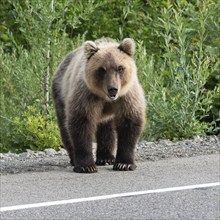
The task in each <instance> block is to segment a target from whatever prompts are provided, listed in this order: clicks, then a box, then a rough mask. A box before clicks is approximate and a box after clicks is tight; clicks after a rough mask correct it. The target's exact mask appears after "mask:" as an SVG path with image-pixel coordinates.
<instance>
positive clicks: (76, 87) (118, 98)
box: [52, 38, 145, 173]
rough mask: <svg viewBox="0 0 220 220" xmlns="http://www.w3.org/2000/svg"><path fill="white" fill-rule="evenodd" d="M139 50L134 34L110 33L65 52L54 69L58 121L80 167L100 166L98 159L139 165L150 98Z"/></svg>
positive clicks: (85, 170)
mask: <svg viewBox="0 0 220 220" xmlns="http://www.w3.org/2000/svg"><path fill="white" fill-rule="evenodd" d="M134 52H135V43H134V41H133V40H132V39H130V38H125V39H124V40H123V41H122V42H121V43H120V44H119V43H117V42H115V41H114V40H112V39H106V38H104V39H99V40H96V41H94V42H93V41H86V42H85V43H84V44H83V45H82V46H80V47H79V48H77V49H76V50H74V51H73V52H71V53H70V54H68V55H67V56H66V57H65V58H64V60H63V61H62V63H61V64H60V66H59V68H58V70H57V72H56V74H55V75H54V78H53V82H52V94H53V99H54V103H55V109H56V114H57V120H58V125H59V128H60V133H61V138H62V142H63V145H64V147H65V148H66V150H67V151H68V154H69V157H70V160H71V164H72V165H73V166H74V171H75V172H80V173H93V172H97V168H96V165H105V164H113V169H114V170H134V169H135V168H136V165H135V161H134V151H135V145H136V143H137V141H138V138H139V136H140V134H141V132H142V129H143V127H144V122H145V98H144V92H143V90H142V88H141V86H140V83H139V81H138V78H137V68H136V65H135V61H134V59H133V55H134ZM94 137H96V141H97V151H96V163H95V162H94V158H93V153H92V141H93V138H94ZM116 145H117V151H116V157H114V149H115V146H116Z"/></svg>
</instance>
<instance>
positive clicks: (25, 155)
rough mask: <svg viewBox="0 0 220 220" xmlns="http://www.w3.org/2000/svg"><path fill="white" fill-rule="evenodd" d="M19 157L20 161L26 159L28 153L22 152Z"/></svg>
mask: <svg viewBox="0 0 220 220" xmlns="http://www.w3.org/2000/svg"><path fill="white" fill-rule="evenodd" d="M19 157H20V158H22V159H25V158H27V157H28V152H23V153H21V154H19Z"/></svg>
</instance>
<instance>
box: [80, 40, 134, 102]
mask: <svg viewBox="0 0 220 220" xmlns="http://www.w3.org/2000/svg"><path fill="white" fill-rule="evenodd" d="M134 53H135V43H134V41H133V40H132V39H130V38H125V39H124V40H123V41H122V42H121V43H120V44H118V43H116V42H114V41H113V40H107V39H106V40H105V39H104V40H101V41H97V42H96V41H95V42H93V41H86V42H85V43H84V54H85V59H86V66H85V74H84V80H85V83H86V85H87V87H88V89H89V90H90V91H91V92H92V93H93V94H95V95H97V96H98V97H101V98H103V99H104V100H105V101H109V102H111V101H115V100H117V99H118V98H119V97H121V96H123V95H125V94H126V93H127V92H128V91H129V89H130V88H131V86H132V84H133V83H134V81H135V80H136V77H137V70H136V69H137V68H136V65H135V62H134V59H133V55H134Z"/></svg>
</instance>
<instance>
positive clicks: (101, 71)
mask: <svg viewBox="0 0 220 220" xmlns="http://www.w3.org/2000/svg"><path fill="white" fill-rule="evenodd" d="M105 73H106V70H105V69H104V68H103V67H100V68H99V69H98V74H99V76H100V77H103V76H104V75H105Z"/></svg>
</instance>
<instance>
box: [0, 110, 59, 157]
mask: <svg viewBox="0 0 220 220" xmlns="http://www.w3.org/2000/svg"><path fill="white" fill-rule="evenodd" d="M8 123H10V125H9V128H10V129H9V132H7V133H6V134H4V139H5V141H4V148H2V149H1V151H8V150H10V151H11V152H17V153H18V152H22V151H25V149H31V150H33V151H35V150H44V149H46V148H48V147H50V148H54V149H56V150H58V149H59V148H60V146H61V141H60V134H59V130H58V127H57V125H56V122H55V120H54V117H53V116H52V114H51V112H49V113H48V114H47V115H46V116H45V114H42V113H39V112H38V111H37V110H36V108H34V107H33V106H28V107H27V109H26V111H25V112H24V114H22V116H21V117H15V118H14V119H13V121H10V122H8Z"/></svg>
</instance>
